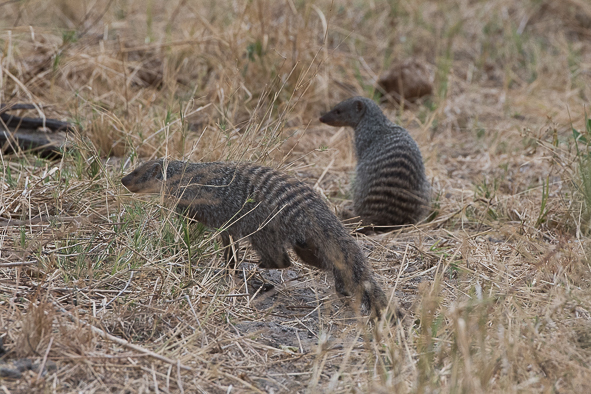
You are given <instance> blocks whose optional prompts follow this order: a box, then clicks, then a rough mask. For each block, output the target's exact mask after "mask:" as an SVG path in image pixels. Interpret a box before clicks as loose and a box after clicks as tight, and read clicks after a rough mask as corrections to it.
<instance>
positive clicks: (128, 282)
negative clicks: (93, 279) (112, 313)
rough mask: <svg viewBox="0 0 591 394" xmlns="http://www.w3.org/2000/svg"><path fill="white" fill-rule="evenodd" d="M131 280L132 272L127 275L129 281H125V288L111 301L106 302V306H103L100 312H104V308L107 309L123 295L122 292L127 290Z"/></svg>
mask: <svg viewBox="0 0 591 394" xmlns="http://www.w3.org/2000/svg"><path fill="white" fill-rule="evenodd" d="M132 279H133V271H131V273H130V275H129V280H128V281H127V283H126V284H125V287H124V288H123V290H121V291H120V292H119V293H117V295H116V296H115V297H113V299H112V300H111V301H109V302H107V304H106V305H105V306H103V308H102V310H104V309H105V308H106V307H108V306H109V305H110V304H111V302H113V301H115V300H116V299H117V298H119V296H120V295H121V294H123V292H124V291H125V290H127V288H128V287H129V284H130V283H131V280H132Z"/></svg>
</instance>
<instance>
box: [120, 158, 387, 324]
mask: <svg viewBox="0 0 591 394" xmlns="http://www.w3.org/2000/svg"><path fill="white" fill-rule="evenodd" d="M121 182H122V183H123V185H124V186H125V187H126V188H127V189H128V190H129V191H131V192H134V193H160V192H163V193H164V196H165V199H166V200H168V201H169V202H171V203H173V204H177V210H178V211H179V212H185V213H187V214H188V215H189V216H190V217H192V218H194V219H196V220H198V221H200V222H202V223H203V224H205V225H206V226H208V227H211V228H214V229H220V230H222V232H221V235H222V241H223V245H224V247H225V248H226V249H225V257H226V259H227V260H228V261H229V262H231V263H233V262H232V261H231V253H230V248H229V245H230V237H229V236H232V237H233V239H234V240H239V239H241V238H243V237H248V239H249V240H250V243H251V244H252V247H253V249H254V250H255V251H256V252H257V253H258V254H259V256H260V261H259V263H258V264H259V266H260V267H262V268H286V267H289V266H290V265H291V262H290V259H289V256H288V254H287V251H286V248H287V247H292V248H293V250H294V251H295V253H296V254H297V255H298V257H299V258H300V259H301V260H302V261H303V262H305V263H307V264H309V265H311V266H314V267H317V268H320V269H326V270H331V271H332V272H333V274H334V279H335V288H336V290H337V292H339V293H341V294H343V295H353V296H355V297H356V300H357V302H359V303H360V304H361V307H362V308H363V309H365V310H369V311H370V312H371V313H373V314H374V315H375V316H377V317H379V316H380V315H381V313H382V311H383V310H384V309H385V308H386V307H387V300H386V297H385V295H384V293H383V291H382V289H381V288H380V286H379V285H378V284H377V282H376V281H375V279H374V277H373V274H372V271H371V269H370V267H369V266H368V264H367V262H366V259H365V256H364V255H363V252H362V250H361V248H360V247H359V245H358V244H357V242H356V241H355V239H354V238H353V237H352V236H351V235H350V234H349V233H348V232H347V231H346V230H345V228H344V227H343V226H342V224H341V223H340V222H339V220H338V219H337V218H336V216H335V215H334V214H333V213H332V212H331V211H330V209H329V208H328V206H327V205H326V204H325V203H324V201H322V199H321V198H320V197H319V196H318V194H316V192H314V191H313V190H312V189H311V188H310V187H309V186H307V185H306V184H304V183H302V182H300V181H298V180H297V179H295V178H293V177H291V176H288V175H286V174H284V173H281V172H279V171H277V170H274V169H272V168H268V167H262V166H259V165H256V164H252V163H232V162H226V163H222V162H217V163H188V162H182V161H166V160H163V159H159V160H152V161H149V162H147V163H145V164H143V165H141V166H140V167H138V168H137V169H135V170H134V171H133V172H131V173H130V174H129V175H127V176H125V177H124V178H123V179H121Z"/></svg>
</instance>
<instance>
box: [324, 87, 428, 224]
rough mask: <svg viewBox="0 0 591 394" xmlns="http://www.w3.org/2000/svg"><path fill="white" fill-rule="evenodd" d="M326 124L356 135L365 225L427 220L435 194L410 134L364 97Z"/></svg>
mask: <svg viewBox="0 0 591 394" xmlns="http://www.w3.org/2000/svg"><path fill="white" fill-rule="evenodd" d="M320 121H321V122H322V123H326V124H328V125H331V126H350V127H352V128H354V129H355V155H356V156H357V167H356V175H355V181H354V186H353V208H354V210H355V214H356V215H358V216H360V217H361V219H362V223H363V224H364V225H377V226H393V225H402V224H409V223H416V222H418V221H419V220H421V219H423V217H424V216H425V214H426V213H427V212H428V209H429V202H430V189H431V188H430V185H429V182H428V181H427V178H426V176H425V167H424V165H423V158H422V156H421V151H420V150H419V147H418V146H417V143H416V142H415V141H414V140H413V139H412V137H411V136H410V134H408V131H406V130H405V129H404V128H402V127H400V126H397V125H395V124H394V123H392V122H390V121H389V120H388V118H386V116H385V115H384V114H383V112H382V110H381V109H380V107H378V105H377V104H376V103H374V102H373V101H372V100H369V99H367V98H364V97H352V98H350V99H347V100H345V101H342V102H340V103H339V104H337V105H336V106H335V107H334V108H333V109H332V110H330V112H328V113H326V114H325V115H323V116H322V117H321V118H320Z"/></svg>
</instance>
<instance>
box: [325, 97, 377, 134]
mask: <svg viewBox="0 0 591 394" xmlns="http://www.w3.org/2000/svg"><path fill="white" fill-rule="evenodd" d="M369 103H373V102H372V101H371V100H369V99H367V98H364V97H359V96H358V97H351V98H350V99H347V100H345V101H341V102H340V103H338V104H337V105H336V106H335V107H334V108H333V109H331V110H330V111H329V112H327V113H326V114H324V115H322V116H321V117H320V121H321V122H322V123H326V124H327V125H330V126H337V127H340V126H350V127H353V128H355V127H356V126H357V125H358V124H359V122H360V121H361V119H363V117H364V116H365V113H366V111H367V108H368V105H370V104H369Z"/></svg>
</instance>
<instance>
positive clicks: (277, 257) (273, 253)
mask: <svg viewBox="0 0 591 394" xmlns="http://www.w3.org/2000/svg"><path fill="white" fill-rule="evenodd" d="M257 235H260V233H257V234H253V235H252V236H251V237H250V243H251V244H252V247H253V248H254V250H256V251H257V253H258V254H259V256H261V260H260V261H259V267H261V268H267V269H282V268H287V267H289V266H291V261H290V260H289V255H288V254H287V250H285V247H284V246H283V245H282V243H281V242H280V241H279V240H276V239H273V238H274V237H261V236H257Z"/></svg>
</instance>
